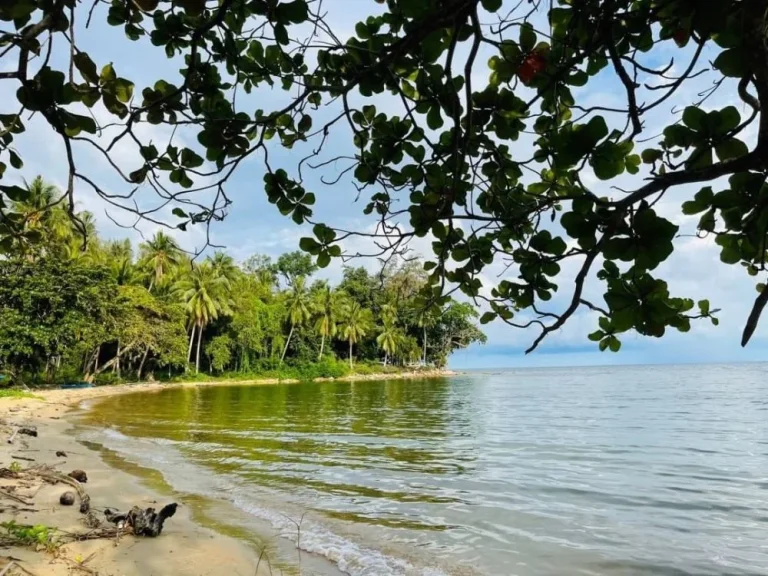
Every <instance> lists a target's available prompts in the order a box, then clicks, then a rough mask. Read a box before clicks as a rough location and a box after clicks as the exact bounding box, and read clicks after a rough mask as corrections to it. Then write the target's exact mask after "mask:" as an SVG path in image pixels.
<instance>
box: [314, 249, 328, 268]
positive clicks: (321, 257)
mask: <svg viewBox="0 0 768 576" xmlns="http://www.w3.org/2000/svg"><path fill="white" fill-rule="evenodd" d="M330 263H331V255H330V254H328V252H327V251H324V252H320V254H318V255H317V265H318V266H320V268H325V267H327V266H328V264H330Z"/></svg>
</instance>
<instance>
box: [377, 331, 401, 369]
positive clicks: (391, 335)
mask: <svg viewBox="0 0 768 576" xmlns="http://www.w3.org/2000/svg"><path fill="white" fill-rule="evenodd" d="M400 340H401V334H400V330H398V329H397V327H396V326H395V323H394V321H392V320H389V321H387V320H385V321H384V326H382V328H381V332H380V333H379V335H378V336H376V343H377V344H378V345H379V348H381V349H382V350H384V366H386V365H387V361H388V360H389V357H390V356H394V355H395V352H397V347H398V344H399V342H400Z"/></svg>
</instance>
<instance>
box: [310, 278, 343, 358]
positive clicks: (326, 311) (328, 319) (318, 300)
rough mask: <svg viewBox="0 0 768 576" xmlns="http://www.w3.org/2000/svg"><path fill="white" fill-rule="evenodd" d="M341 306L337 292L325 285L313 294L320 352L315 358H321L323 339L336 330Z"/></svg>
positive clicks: (334, 334) (333, 334)
mask: <svg viewBox="0 0 768 576" xmlns="http://www.w3.org/2000/svg"><path fill="white" fill-rule="evenodd" d="M340 307H341V299H340V295H339V293H338V292H336V291H334V290H332V289H331V287H330V286H325V287H324V288H323V289H322V290H321V291H320V292H318V293H317V295H316V296H315V302H314V308H315V313H316V314H317V318H316V319H315V330H316V331H317V333H318V334H320V338H321V339H320V354H318V356H317V359H318V360H322V358H323V350H324V349H325V340H326V339H327V338H333V337H334V336H336V332H337V331H338V316H339V309H340Z"/></svg>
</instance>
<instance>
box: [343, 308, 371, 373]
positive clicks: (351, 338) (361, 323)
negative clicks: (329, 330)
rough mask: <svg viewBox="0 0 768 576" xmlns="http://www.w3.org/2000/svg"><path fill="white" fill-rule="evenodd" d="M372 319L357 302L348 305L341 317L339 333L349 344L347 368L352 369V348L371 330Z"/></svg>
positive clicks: (369, 313) (366, 310) (367, 311)
mask: <svg viewBox="0 0 768 576" xmlns="http://www.w3.org/2000/svg"><path fill="white" fill-rule="evenodd" d="M372 324H373V319H372V317H371V311H370V310H368V309H367V308H362V307H361V306H360V304H358V303H357V302H353V303H352V304H349V305H348V306H347V307H346V308H345V309H344V313H343V315H342V320H341V333H342V334H343V335H344V338H345V339H346V340H347V342H349V367H350V369H352V367H353V364H352V346H353V345H354V344H356V343H357V342H359V341H360V340H361V339H362V338H363V337H365V335H366V334H367V333H368V331H369V330H370V329H371V325H372Z"/></svg>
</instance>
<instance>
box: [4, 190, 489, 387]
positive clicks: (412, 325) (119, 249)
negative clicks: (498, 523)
mask: <svg viewBox="0 0 768 576" xmlns="http://www.w3.org/2000/svg"><path fill="white" fill-rule="evenodd" d="M30 187H33V188H35V189H41V190H42V189H45V190H48V192H49V194H50V197H51V198H52V199H53V200H54V201H55V200H57V199H58V198H59V196H60V192H59V191H58V190H57V189H56V188H55V187H50V186H48V185H47V184H45V182H44V181H43V180H42V179H36V180H35V181H34V182H32V183H31V184H30ZM14 208H15V209H18V210H19V211H20V212H21V211H24V210H26V209H27V207H26V206H22V205H20V204H19V205H14ZM53 211H61V212H63V211H64V208H63V207H62V206H61V205H60V204H57V205H55V206H54V207H53V208H48V209H46V211H45V213H44V214H42V217H41V218H40V219H39V222H40V223H41V224H40V225H39V231H40V234H41V238H44V239H45V240H44V241H41V242H39V243H35V244H34V247H35V248H36V250H29V247H27V246H24V245H19V244H14V245H13V246H11V247H10V249H7V250H0V373H8V374H10V376H11V379H12V380H14V381H22V382H23V381H29V382H35V381H43V382H46V383H51V382H55V381H60V380H72V379H84V380H94V379H95V380H99V381H105V382H108V381H112V380H120V379H127V378H131V379H134V378H135V379H136V380H141V379H142V378H147V377H150V376H151V377H155V376H156V377H158V378H161V377H162V378H165V377H173V376H179V377H191V376H190V375H189V371H190V370H191V369H194V371H195V373H197V372H200V371H206V369H207V371H208V372H209V373H211V374H215V375H219V374H222V373H226V374H229V375H230V376H232V377H243V378H245V377H258V376H264V375H267V376H278V377H280V376H286V375H287V376H290V377H303V378H311V377H334V376H342V375H345V374H347V373H349V372H350V371H351V370H352V369H353V367H354V363H353V358H352V346H353V345H354V346H355V348H356V349H355V356H356V358H357V360H358V364H362V366H360V365H358V366H357V369H358V370H359V371H363V370H366V371H369V372H370V371H380V370H382V368H381V366H380V364H379V362H381V360H382V359H383V360H384V363H385V365H386V364H389V363H390V361H391V362H393V363H395V364H398V365H401V366H409V365H412V364H420V365H422V366H426V365H432V366H444V365H445V363H446V362H447V359H448V357H449V356H450V354H451V353H452V352H453V351H455V350H458V349H461V348H465V347H467V346H468V345H470V344H471V343H473V342H484V341H485V335H484V334H483V333H482V332H481V331H480V330H479V329H478V328H477V327H476V326H475V321H476V319H477V317H478V313H477V312H476V311H475V310H474V309H473V308H472V307H471V306H468V305H467V304H464V303H461V304H460V303H458V302H455V301H453V300H450V301H449V302H448V303H446V304H445V305H444V306H442V307H437V306H433V307H430V308H429V309H428V310H427V309H424V308H422V307H421V306H420V304H419V301H418V299H417V297H416V294H417V293H418V290H419V288H420V286H421V285H423V284H424V283H425V282H426V279H425V278H424V277H423V276H422V277H421V278H420V279H419V280H418V282H420V284H417V285H414V286H413V287H412V290H411V292H410V294H408V295H407V296H404V295H403V293H402V289H401V286H402V283H403V282H402V278H403V277H404V276H405V277H410V276H411V274H410V272H409V271H410V270H411V269H412V268H413V264H411V263H400V264H397V265H396V264H394V263H390V264H389V265H388V266H387V269H386V270H383V271H381V273H380V275H379V276H380V279H379V280H377V279H376V278H375V277H374V276H372V275H371V274H370V273H369V272H368V271H367V270H366V269H365V268H357V269H347V270H345V272H344V277H345V278H344V280H345V281H346V280H347V279H349V278H354V279H355V282H358V283H360V284H365V285H366V286H367V288H368V290H366V291H354V290H351V291H347V290H346V289H345V288H344V285H345V282H341V283H339V285H337V286H333V285H331V284H330V283H329V282H327V281H325V280H317V281H315V282H313V283H311V284H310V278H309V275H310V274H312V273H313V272H314V267H313V266H311V264H312V263H311V261H310V262H309V271H308V272H307V274H306V275H304V274H298V275H296V276H295V277H293V279H292V280H291V284H290V285H289V286H287V287H285V288H281V287H280V286H279V285H278V284H277V283H276V282H274V276H272V275H264V274H263V273H262V272H263V268H261V267H260V266H253V265H252V264H253V263H254V262H258V263H262V264H265V265H269V262H268V259H267V258H265V257H263V256H259V255H256V256H254V257H251V258H249V259H248V260H247V261H246V264H245V265H243V266H240V265H238V264H236V263H235V262H234V260H233V259H232V257H231V256H230V255H228V254H226V253H225V252H222V251H217V252H215V253H214V254H211V255H209V256H207V257H205V258H199V259H196V260H191V259H190V258H189V256H187V255H186V254H184V253H183V252H181V251H180V250H179V249H178V247H177V246H176V243H175V240H174V239H173V238H172V237H170V236H168V235H167V234H165V233H163V232H162V231H158V232H157V233H156V234H155V235H154V236H152V237H151V238H147V239H146V240H145V241H144V242H142V243H141V244H139V246H138V250H136V251H135V252H134V250H133V248H132V246H131V243H130V241H127V240H124V241H116V240H108V241H105V240H103V239H101V238H100V237H99V236H98V235H97V234H95V233H94V235H93V236H92V237H91V238H90V241H89V244H88V246H89V247H88V251H87V252H85V253H83V252H81V251H74V252H71V253H69V252H67V251H66V250H64V249H63V247H65V246H68V245H71V244H72V243H73V242H74V241H75V238H77V237H78V236H77V234H78V233H77V230H76V229H75V228H74V226H72V225H71V224H70V221H69V220H68V219H67V218H66V216H65V215H63V214H52V213H50V212H53ZM60 223H62V225H61V226H59V224H60ZM49 226H51V227H55V229H56V230H57V234H55V235H54V234H51V232H50V230H49V228H48V227H49ZM134 254H136V256H134ZM304 256H306V255H302V254H301V253H299V255H298V257H297V255H296V254H287V255H284V257H283V256H281V257H280V258H278V262H280V261H304V260H305V259H306V258H304ZM160 268H162V273H161V274H160V273H159V272H158V271H159V269H160ZM422 314H427V315H428V316H429V317H430V319H431V320H430V322H429V328H428V329H427V328H425V325H422V324H420V323H419V322H418V320H417V318H421V315H422ZM374 316H376V317H383V318H385V322H384V323H382V322H375V321H374ZM383 332H387V334H388V336H387V338H386V342H385V341H384V340H382V339H379V338H378V335H379V334H380V333H383ZM420 346H421V347H420ZM414 349H415V350H417V352H418V351H420V350H422V349H423V355H422V354H418V353H417V354H415V355H414V354H413V353H412V352H413V350H414ZM342 358H343V359H344V360H342ZM345 361H348V362H349V364H348V365H349V368H347V364H346V362H345Z"/></svg>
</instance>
